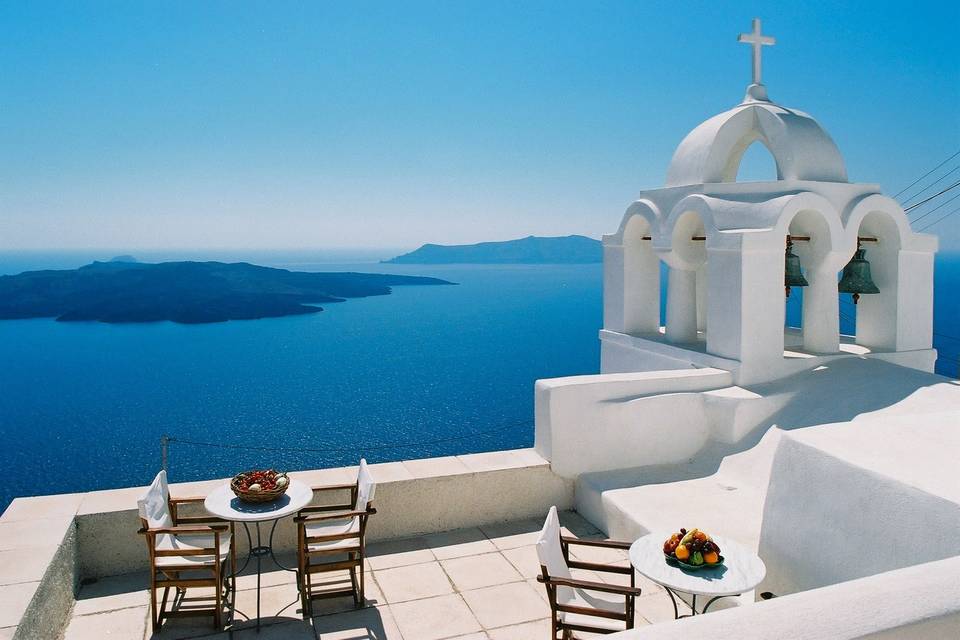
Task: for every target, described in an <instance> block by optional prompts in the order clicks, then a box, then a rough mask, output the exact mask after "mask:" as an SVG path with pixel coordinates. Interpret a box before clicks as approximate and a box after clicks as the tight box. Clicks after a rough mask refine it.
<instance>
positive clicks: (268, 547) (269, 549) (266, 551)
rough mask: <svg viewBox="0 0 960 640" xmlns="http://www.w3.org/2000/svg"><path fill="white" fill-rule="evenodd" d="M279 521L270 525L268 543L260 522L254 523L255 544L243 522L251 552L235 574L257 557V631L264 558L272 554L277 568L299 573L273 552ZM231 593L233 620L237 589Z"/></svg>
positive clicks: (239, 572)
mask: <svg viewBox="0 0 960 640" xmlns="http://www.w3.org/2000/svg"><path fill="white" fill-rule="evenodd" d="M278 522H280V520H279V519H278V520H274V521H273V525H272V526H271V527H270V537H269V538H267V544H263V539H262V538H261V532H260V523H259V522H254V523H253V524H254V526H255V528H256V530H257V544H256V545H254V544H253V537H252V536H251V535H250V526H249V525H248V524H247V523H246V522H243V523H241V524H243V530H244V531H245V532H246V533H247V547H248V548H249V549H250V552H249V553H248V554H247V559H246V560H244V562H243V566H242V567H240V568H239V569H237V573H236V574H235V575H239V574H241V573H243V571H244V570H245V569H246V568H247V565H249V564H250V559H251V558H254V559H256V561H257V631H259V630H260V577H261V574H262V570H263V558H264V557H266V556H270V560H271V561H272V562H273V564H274V565H276V566H277V568H279V569H281V570H283V571H292V572H294V573H297V570H296V568H291V567H287V566H284V565H283V564H282V563H281V562H280V561H279V560H277V556H276V555H275V554H274V552H273V534H274V532H276V530H277V523H278ZM297 591H298V592H299V591H300V576H299V574H298V575H297ZM231 595H232V602H231V606H230V611H231V613H230V615H231V620H232V617H233V614H234V612H235V611H236V604H237V594H236V591H234V592H233V593H232V594H231ZM288 606H289V605H288ZM285 608H286V607H285Z"/></svg>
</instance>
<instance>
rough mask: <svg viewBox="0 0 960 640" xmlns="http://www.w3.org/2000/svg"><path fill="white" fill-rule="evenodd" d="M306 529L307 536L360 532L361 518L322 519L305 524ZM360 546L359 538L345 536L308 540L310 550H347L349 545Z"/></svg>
mask: <svg viewBox="0 0 960 640" xmlns="http://www.w3.org/2000/svg"><path fill="white" fill-rule="evenodd" d="M304 530H305V531H306V534H307V537H308V538H310V537H313V536H334V535H341V534H345V533H360V518H359V517H358V516H354V517H352V518H344V519H343V520H320V521H319V522H307V523H305V524H304ZM358 546H360V539H359V538H344V539H340V540H329V541H327V542H323V541H320V542H308V543H307V548H308V549H309V550H310V551H333V550H336V549H344V550H346V549H347V548H349V547H358Z"/></svg>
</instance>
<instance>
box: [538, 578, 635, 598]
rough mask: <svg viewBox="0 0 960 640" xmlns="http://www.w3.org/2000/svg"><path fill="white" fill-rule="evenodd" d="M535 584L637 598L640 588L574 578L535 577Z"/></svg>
mask: <svg viewBox="0 0 960 640" xmlns="http://www.w3.org/2000/svg"><path fill="white" fill-rule="evenodd" d="M537 582H539V583H541V584H549V585H552V586H557V587H570V588H571V589H586V590H588V591H602V592H604V593H617V594H620V595H622V596H639V595H640V587H626V586H622V585H618V584H607V583H605V582H592V581H590V580H577V579H576V578H553V577H550V578H544V577H543V576H542V575H539V576H537Z"/></svg>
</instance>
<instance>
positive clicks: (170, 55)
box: [0, 0, 960, 250]
mask: <svg viewBox="0 0 960 640" xmlns="http://www.w3.org/2000/svg"><path fill="white" fill-rule="evenodd" d="M753 16H759V17H761V18H763V20H764V23H763V28H764V31H765V32H769V34H770V35H773V36H774V37H776V38H777V45H776V46H774V47H767V48H765V50H764V81H765V83H766V84H767V86H768V88H769V92H770V96H771V98H772V99H774V100H775V101H776V102H778V103H780V104H783V105H786V106H791V107H795V108H798V109H801V110H804V111H807V112H809V113H811V114H813V115H814V116H815V117H816V118H818V119H819V120H820V122H821V123H822V124H823V125H824V126H825V127H826V129H827V130H828V131H829V132H830V133H831V135H833V137H834V139H835V140H836V142H837V144H838V145H839V147H840V149H841V151H842V152H843V154H844V156H845V158H846V162H847V169H848V172H849V174H850V177H851V179H852V180H857V181H865V182H879V183H880V184H882V185H883V187H884V189H885V191H886V192H887V193H890V194H894V193H896V192H897V191H899V190H900V189H902V188H903V187H905V186H907V185H908V184H909V183H910V182H912V181H913V180H914V179H915V178H917V177H918V176H919V175H921V174H922V173H924V172H925V171H927V170H928V169H930V168H932V167H933V166H934V165H935V164H936V163H938V162H939V161H941V160H943V159H944V158H946V157H947V156H949V155H950V154H951V153H953V152H954V151H957V150H958V149H960V38H958V27H960V3H957V2H954V1H943V2H918V1H914V2H896V3H893V2H882V1H871V2H863V3H852V2H833V1H827V2H823V1H806V2H796V1H792V2H769V1H765V2H755V1H747V2H737V3H728V2H717V3H691V2H678V1H676V0H673V1H670V2H594V1H591V2H579V3H561V2H544V3H540V2H530V1H524V2H504V3H500V2H492V1H490V0H484V1H483V2H465V1H444V2H433V3H419V2H416V3H414V2H400V1H396V2H389V3H388V2H375V3H371V2H340V3H320V2H314V3H286V2H265V3H256V4H254V3H238V2H224V3H219V2H162V3H161V2H150V3H145V2H116V3H90V2H85V3H78V2H66V3H62V4H60V3H56V4H54V3H47V2H37V1H23V2H12V1H7V2H4V3H3V4H2V5H0V29H2V31H0V249H27V248H82V247H109V248H118V249H129V250H135V249H137V248H144V249H146V248H207V247H208V248H287V247H291V248H292V247H298V248H311V247H369V246H381V247H415V246H417V245H419V244H421V243H423V242H442V243H450V242H474V241H481V240H492V239H506V238H513V237H520V236H524V235H528V234H537V235H563V234H569V233H581V234H585V235H591V236H594V237H599V236H600V235H601V234H602V233H609V232H612V231H614V230H615V229H616V227H617V225H618V223H619V220H620V216H621V215H622V213H623V211H624V210H625V208H626V206H627V205H628V204H629V203H630V201H631V200H632V199H633V198H634V196H635V195H636V194H637V193H638V192H639V191H640V190H642V189H644V188H650V187H657V186H660V185H662V183H663V180H664V177H665V174H666V169H667V164H668V163H669V160H670V157H671V155H672V153H673V149H674V148H675V146H676V145H677V144H678V143H679V141H680V140H681V139H682V138H683V136H684V135H685V134H686V133H687V132H688V131H689V130H690V129H691V128H693V127H694V126H695V125H696V124H698V123H699V122H701V121H702V120H704V119H706V118H707V117H709V116H711V115H713V114H715V113H718V112H720V111H723V110H726V109H728V108H730V107H732V106H733V105H735V104H737V103H738V102H739V101H740V99H741V98H742V96H743V92H744V88H745V87H746V85H747V84H748V83H749V79H750V50H749V47H748V46H745V45H742V44H737V42H736V36H737V34H738V33H740V32H743V31H749V28H750V19H751V18H752V17H753ZM761 160H762V159H761ZM761 165H762V162H761ZM761 165H756V166H754V161H753V160H751V163H750V166H747V167H745V171H746V172H748V173H750V172H755V173H756V174H757V176H758V177H760V176H762V174H763V171H764V169H765V167H763V166H761ZM771 171H772V170H771ZM954 204H956V205H960V199H958V200H957V201H956V202H955V203H954ZM949 207H950V205H947V207H945V208H944V209H942V210H941V211H949ZM934 229H936V230H938V231H939V232H940V233H941V234H942V237H943V245H944V247H945V248H954V249H960V214H958V215H955V216H951V218H950V219H948V220H947V221H946V222H944V223H942V224H941V225H938V226H937V227H935V228H934Z"/></svg>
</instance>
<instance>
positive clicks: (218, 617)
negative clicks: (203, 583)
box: [213, 558, 224, 631]
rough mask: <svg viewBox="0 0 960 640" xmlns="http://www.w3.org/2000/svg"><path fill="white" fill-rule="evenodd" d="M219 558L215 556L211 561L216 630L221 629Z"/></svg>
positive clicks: (221, 586) (221, 576)
mask: <svg viewBox="0 0 960 640" xmlns="http://www.w3.org/2000/svg"><path fill="white" fill-rule="evenodd" d="M221 566H222V565H221V564H220V559H219V558H217V559H216V560H215V561H214V563H213V583H214V584H215V585H217V586H216V588H215V589H214V591H215V592H216V593H215V595H214V610H213V626H214V628H215V629H216V630H217V631H220V630H221V629H223V582H224V580H223V574H222V573H221V571H220V569H221Z"/></svg>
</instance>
